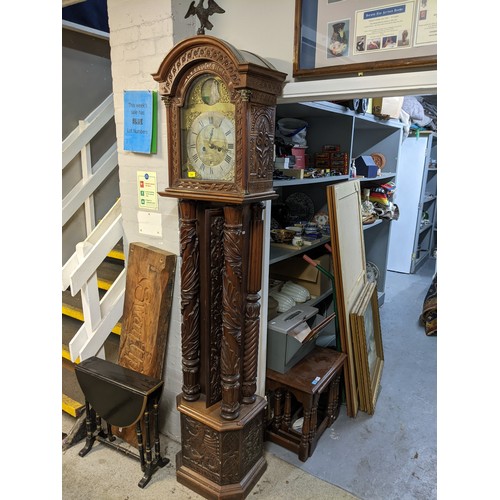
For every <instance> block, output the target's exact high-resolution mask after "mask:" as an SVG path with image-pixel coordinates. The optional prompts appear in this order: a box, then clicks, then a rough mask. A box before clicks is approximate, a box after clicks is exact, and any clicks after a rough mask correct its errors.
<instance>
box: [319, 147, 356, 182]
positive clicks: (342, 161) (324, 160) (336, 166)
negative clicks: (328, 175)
mask: <svg viewBox="0 0 500 500" xmlns="http://www.w3.org/2000/svg"><path fill="white" fill-rule="evenodd" d="M314 166H315V168H321V169H330V170H332V171H334V172H337V173H338V174H340V175H347V173H348V172H349V155H348V154H347V153H344V152H342V151H340V145H338V144H328V145H324V146H323V148H322V150H321V153H316V154H315V155H314Z"/></svg>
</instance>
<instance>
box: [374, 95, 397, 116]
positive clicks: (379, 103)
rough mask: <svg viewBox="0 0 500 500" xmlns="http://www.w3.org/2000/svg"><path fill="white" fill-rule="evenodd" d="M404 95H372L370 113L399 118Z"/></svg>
mask: <svg viewBox="0 0 500 500" xmlns="http://www.w3.org/2000/svg"><path fill="white" fill-rule="evenodd" d="M403 99H404V97H374V98H373V100H372V113H373V114H374V115H376V116H389V117H390V118H396V119H398V120H399V114H400V113H401V108H402V107H403Z"/></svg>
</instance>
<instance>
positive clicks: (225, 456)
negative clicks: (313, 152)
mask: <svg viewBox="0 0 500 500" xmlns="http://www.w3.org/2000/svg"><path fill="white" fill-rule="evenodd" d="M204 74H212V75H214V76H218V77H220V78H221V79H222V80H223V82H224V84H225V85H226V87H227V88H228V90H229V93H230V95H231V102H233V103H234V105H235V176H234V182H227V181H211V180H196V179H188V178H183V176H182V172H181V168H182V165H181V162H182V152H181V147H182V134H183V133H185V131H183V130H182V129H181V119H180V115H181V108H182V106H183V105H184V104H185V100H186V96H187V94H188V91H189V88H190V85H191V84H192V82H194V81H195V80H196V78H197V77H198V76H200V75H204ZM285 76H286V75H285V74H284V73H281V72H279V71H277V70H276V69H275V68H273V66H272V65H271V64H269V63H268V62H267V61H266V60H265V59H262V58H261V57H259V56H256V55H255V54H252V53H250V52H246V51H241V50H238V49H236V48H235V47H233V46H232V45H230V44H229V43H227V42H225V41H223V40H220V39H218V38H215V37H211V36H205V35H200V36H196V37H192V38H188V39H186V40H184V41H182V42H180V43H178V44H177V45H176V46H174V47H173V49H172V50H171V51H170V52H169V53H168V54H167V56H166V57H165V59H164V60H163V62H162V63H161V65H160V68H159V70H158V72H157V73H155V74H154V75H153V78H154V79H155V80H156V81H157V82H158V83H159V93H160V95H161V98H162V100H163V102H164V104H165V106H166V114H167V137H168V160H169V161H168V174H169V186H168V187H167V188H166V189H165V190H164V191H162V192H160V193H159V194H160V195H161V196H168V197H174V198H177V199H178V200H179V218H180V243H181V259H182V264H181V314H182V324H181V348H182V371H183V386H182V393H181V394H179V395H178V397H177V408H178V410H179V412H180V415H181V451H180V452H179V453H178V455H177V480H178V481H179V482H180V483H182V484H184V485H186V486H188V487H189V488H191V489H192V490H194V491H196V492H197V493H199V494H200V495H202V496H204V497H206V498H245V497H246V495H248V493H249V492H250V490H251V489H252V488H253V486H254V485H255V483H256V482H257V481H258V480H259V478H260V477H261V475H262V473H263V472H264V470H265V468H266V461H265V458H264V455H263V439H264V409H265V407H266V402H265V399H264V398H262V397H260V396H258V395H257V394H255V392H256V380H257V358H258V345H259V334H260V295H259V292H260V289H261V274H262V245H263V209H264V204H263V203H262V201H264V200H269V199H273V198H275V197H276V196H277V195H276V194H275V192H274V190H273V186H272V184H273V179H272V174H273V150H274V127H275V110H276V100H277V96H278V95H280V94H281V91H282V88H283V82H284V79H285Z"/></svg>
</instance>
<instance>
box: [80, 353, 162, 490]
mask: <svg viewBox="0 0 500 500" xmlns="http://www.w3.org/2000/svg"><path fill="white" fill-rule="evenodd" d="M75 371H76V377H77V379H78V383H79V384H80V386H81V388H82V391H83V394H84V395H85V411H86V430H87V439H86V444H85V447H84V448H83V449H82V450H81V451H80V453H79V455H80V456H81V457H83V456H85V455H86V454H87V453H88V452H89V451H90V450H91V448H92V446H93V444H94V442H95V441H96V440H97V441H99V442H101V443H103V444H105V445H107V446H110V447H112V448H114V449H115V450H118V451H121V452H122V453H125V454H126V455H128V456H131V457H133V458H135V459H137V460H139V461H140V463H141V470H142V472H144V476H143V478H142V479H141V480H140V481H139V487H140V488H144V487H145V486H146V485H147V484H148V482H149V480H150V479H151V476H152V475H153V473H154V472H155V471H156V470H157V469H158V468H159V467H164V466H165V465H166V464H168V463H169V462H170V460H169V459H168V458H162V457H161V454H160V435H159V430H158V402H159V399H160V396H161V389H162V387H163V380H159V379H156V378H153V377H148V376H147V375H142V374H141V373H139V372H136V371H134V370H131V369H129V368H125V367H123V366H119V365H117V364H115V363H112V362H110V361H106V360H103V359H100V358H97V357H95V356H93V357H91V358H88V359H86V360H85V361H82V362H81V363H80V364H79V365H76V366H75ZM142 417H144V427H145V431H144V434H145V442H144V437H143V433H142V429H141V419H142ZM151 417H152V418H151ZM101 418H103V419H104V420H105V421H106V424H107V432H105V431H104V430H103V429H102V427H101ZM151 420H152V424H153V432H152V433H151V429H150V423H151ZM134 424H135V426H136V433H137V443H138V450H139V453H138V454H137V453H135V452H133V451H131V450H130V449H129V448H126V447H124V446H121V445H119V444H116V443H114V442H113V441H115V436H113V433H112V430H111V426H113V425H114V426H117V427H119V428H124V427H125V428H126V427H131V426H132V425H134ZM151 434H152V436H153V441H154V455H155V456H154V459H153V458H152V453H151V441H152V439H151ZM144 448H145V450H146V451H145V452H144Z"/></svg>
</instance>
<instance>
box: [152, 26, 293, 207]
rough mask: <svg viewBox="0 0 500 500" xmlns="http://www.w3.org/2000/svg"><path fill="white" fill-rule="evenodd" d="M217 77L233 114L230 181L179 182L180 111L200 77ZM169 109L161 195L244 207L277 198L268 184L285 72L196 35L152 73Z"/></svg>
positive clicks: (271, 169) (223, 42)
mask: <svg viewBox="0 0 500 500" xmlns="http://www.w3.org/2000/svg"><path fill="white" fill-rule="evenodd" d="M207 74H210V75H213V76H214V77H217V78H220V79H221V80H222V81H223V82H224V84H225V86H226V87H227V89H228V91H229V95H230V101H231V103H233V104H234V107H235V114H234V122H235V138H236V140H235V179H234V182H210V181H207V180H196V179H185V178H184V179H183V178H182V177H183V176H182V168H183V165H182V140H183V139H182V138H183V134H185V133H186V131H185V130H184V129H183V128H182V123H181V122H182V120H181V117H180V116H181V109H182V107H183V106H185V104H186V99H187V96H188V93H189V88H190V86H191V85H192V84H193V82H194V81H195V80H196V78H198V77H199V76H200V75H207ZM152 76H153V78H154V79H155V80H156V81H157V82H158V83H159V93H160V95H161V97H162V100H163V102H164V103H165V106H166V111H167V133H168V155H169V166H168V169H169V185H168V187H167V188H166V189H165V191H164V192H160V193H159V194H160V195H162V196H173V197H176V198H185V197H186V196H187V197H189V198H191V199H197V200H208V201H210V200H212V201H214V200H215V199H216V198H217V199H219V200H221V201H224V202H227V203H247V202H253V201H260V200H266V199H271V198H275V197H276V194H275V193H274V190H273V187H272V183H273V179H272V174H273V169H274V168H273V156H274V155H273V152H274V127H275V109H276V102H277V97H278V96H279V95H281V93H282V90H283V85H284V81H285V78H286V74H285V73H282V72H279V71H277V70H276V68H274V66H273V65H272V64H270V63H269V62H268V61H266V60H265V59H264V58H262V57H260V56H258V55H256V54H253V53H251V52H248V51H245V50H239V49H237V48H235V47H234V46H233V45H231V44H229V43H227V42H226V41H224V40H221V39H218V38H216V37H213V36H207V35H199V36H195V37H191V38H188V39H186V40H183V41H181V42H180V43H178V44H177V45H175V46H174V47H173V48H172V50H171V51H170V52H169V53H168V54H167V56H166V57H165V59H164V60H163V62H162V63H161V65H160V67H159V69H158V71H157V72H156V73H155V74H153V75H152Z"/></svg>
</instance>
